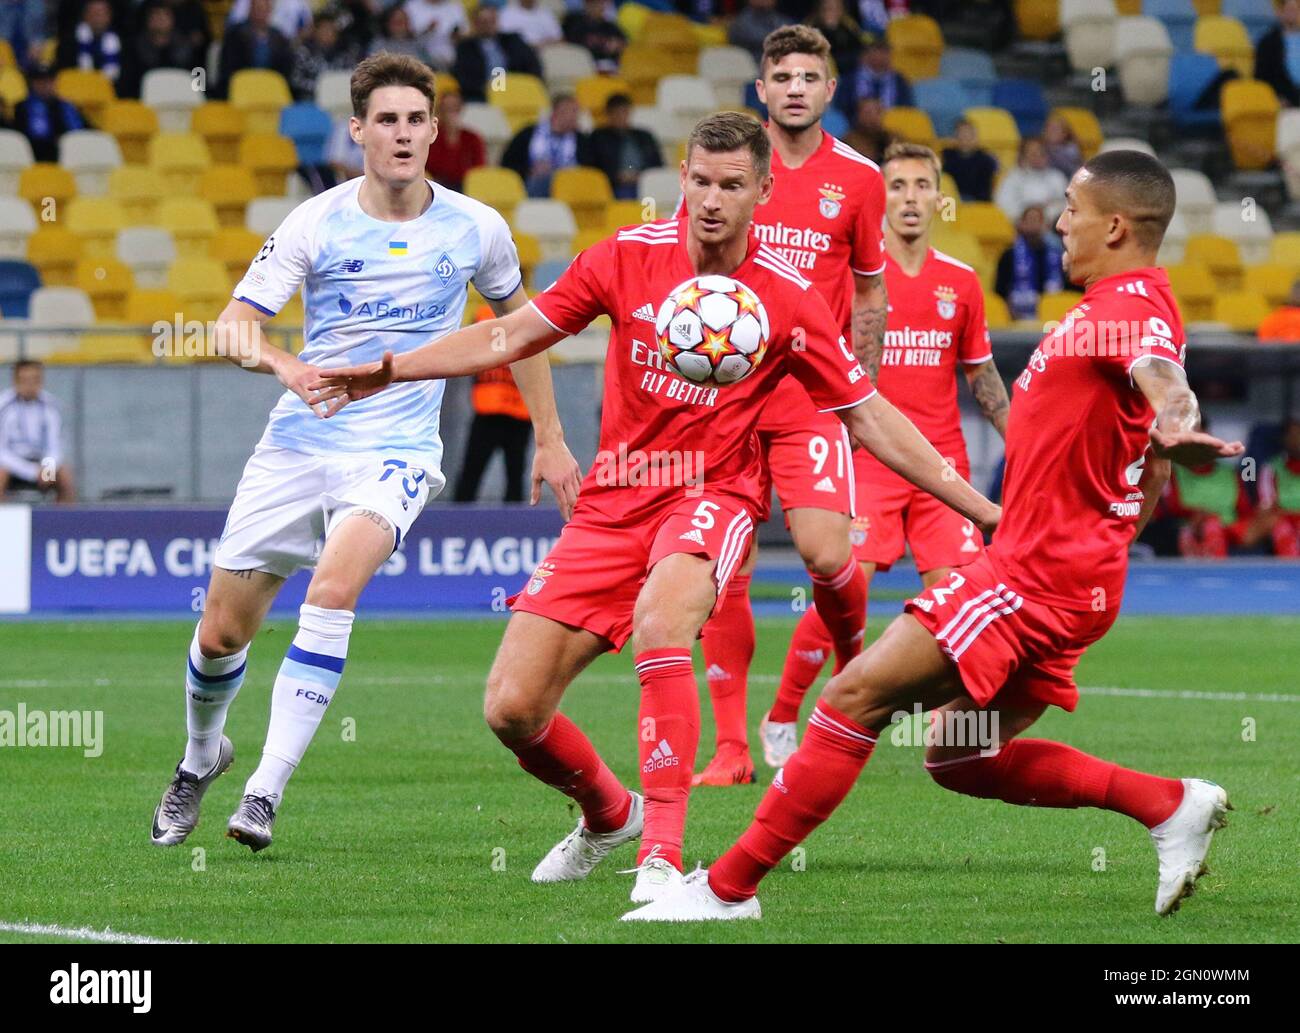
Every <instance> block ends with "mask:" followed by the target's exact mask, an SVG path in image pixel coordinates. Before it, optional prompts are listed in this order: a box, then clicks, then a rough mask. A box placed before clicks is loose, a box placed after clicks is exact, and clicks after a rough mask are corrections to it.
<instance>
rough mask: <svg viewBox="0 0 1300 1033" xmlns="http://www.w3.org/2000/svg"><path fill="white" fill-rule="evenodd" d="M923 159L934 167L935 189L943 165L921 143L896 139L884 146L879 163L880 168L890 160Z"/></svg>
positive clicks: (932, 152)
mask: <svg viewBox="0 0 1300 1033" xmlns="http://www.w3.org/2000/svg"><path fill="white" fill-rule="evenodd" d="M909 160H912V161H925V162H929V163H930V168H932V169H934V185H935V188H936V189H937V188H938V186H939V179H940V178H941V177H942V176H943V166H942V165H941V164H939V156H938V155H937V154H935V153H934V151H933V150H931V149H930V148H929V147H927V146H925V144H923V143H908V142H907V141H906V140H896V141H894V142H893V143H891V144H890V145H889V146H888V147H886V148H885V157H884V159H883V160H882V161H881V163H880V167H881V169H883V168H884V167H885V166H886V165H888V164H889V163H890V162H891V161H909Z"/></svg>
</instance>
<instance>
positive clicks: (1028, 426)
mask: <svg viewBox="0 0 1300 1033" xmlns="http://www.w3.org/2000/svg"><path fill="white" fill-rule="evenodd" d="M1186 350H1187V345H1186V339H1185V337H1184V335H1183V320H1182V316H1181V315H1180V314H1179V312H1178V304H1177V302H1175V301H1174V296H1173V293H1172V292H1171V291H1170V289H1169V278H1168V276H1166V275H1165V271H1164V270H1163V269H1157V268H1150V269H1132V270H1129V271H1128V272H1125V273H1119V274H1117V275H1115V276H1108V277H1106V278H1105V279H1102V280H1098V281H1097V282H1096V283H1094V284H1093V285H1092V286H1091V287H1089V288H1088V290H1087V292H1086V293H1085V294H1084V295H1083V299H1082V300H1081V301H1080V302H1079V304H1078V305H1076V306H1075V307H1074V308H1073V309H1072V310H1071V311H1070V313H1069V314H1068V315H1067V316H1066V318H1065V319H1064V320H1062V322H1061V324H1060V326H1059V327H1058V328H1057V329H1056V330H1054V331H1053V332H1052V333H1050V334H1048V335H1047V336H1046V337H1044V338H1043V340H1042V341H1041V342H1040V344H1039V345H1038V348H1037V349H1035V351H1034V353H1033V354H1032V355H1031V356H1030V357H1029V364H1028V365H1027V366H1026V367H1025V371H1024V372H1023V373H1021V374H1020V377H1019V378H1018V379H1017V380H1016V383H1015V387H1014V388H1013V390H1012V400H1011V414H1010V417H1009V420H1008V424H1007V465H1006V475H1005V480H1004V482H1003V488H1002V496H1003V499H1002V505H1003V516H1002V522H1001V524H1000V525H999V526H998V529H997V531H996V532H994V535H993V545H992V547H991V549H990V555H991V556H992V557H993V559H994V561H995V564H996V566H997V567H998V569H999V570H1000V571H1001V572H1002V574H1003V575H1004V576H1005V577H1006V579H1007V583H1008V584H1009V585H1010V586H1011V587H1012V588H1014V589H1015V590H1016V591H1017V592H1020V593H1022V594H1023V595H1025V596H1027V597H1029V598H1032V599H1038V600H1042V601H1044V602H1048V603H1052V604H1055V605H1057V606H1060V607H1063V608H1065V609H1071V610H1092V609H1096V610H1101V609H1107V610H1111V609H1114V608H1115V607H1117V606H1119V603H1120V599H1121V597H1122V595H1123V591H1124V575H1125V573H1126V571H1127V569H1128V548H1129V544H1130V543H1131V542H1132V540H1133V537H1134V532H1135V529H1136V523H1137V518H1138V514H1139V512H1140V511H1141V507H1142V492H1141V491H1139V490H1138V482H1139V481H1140V480H1141V478H1142V467H1143V464H1144V457H1145V454H1146V449H1147V446H1148V444H1149V442H1150V437H1149V432H1150V428H1151V424H1152V423H1153V422H1154V420H1155V413H1154V412H1153V411H1152V408H1151V405H1150V403H1148V402H1147V400H1146V396H1145V395H1143V394H1142V392H1141V391H1140V390H1138V389H1137V388H1136V387H1135V386H1134V384H1133V381H1132V370H1133V366H1134V364H1135V363H1137V362H1139V361H1141V360H1143V359H1146V358H1148V357H1151V358H1153V359H1155V360H1163V361H1169V362H1174V363H1177V364H1178V365H1179V366H1180V367H1181V366H1182V364H1183V359H1184V356H1185V353H1186Z"/></svg>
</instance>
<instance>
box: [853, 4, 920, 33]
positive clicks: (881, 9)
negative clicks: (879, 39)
mask: <svg viewBox="0 0 1300 1033" xmlns="http://www.w3.org/2000/svg"><path fill="white" fill-rule="evenodd" d="M909 6H910V5H909V3H908V0H858V24H860V25H861V26H862V29H863V31H864V32H869V33H871V34H872V35H873V36H879V35H882V34H883V33H884V31H885V30H886V29H887V28H889V23H890V22H891V21H892V20H893V19H895V18H902V17H903V16H904V15H906V14H909V13H911V12H910V10H909Z"/></svg>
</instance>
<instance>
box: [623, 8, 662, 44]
mask: <svg viewBox="0 0 1300 1033" xmlns="http://www.w3.org/2000/svg"><path fill="white" fill-rule="evenodd" d="M653 13H655V12H653V11H652V10H651V9H650V8H649V7H646V6H645V5H644V4H638V3H633V2H629V3H624V4H620V5H619V7H618V13H617V15H616V16H615V18H616V20H617V22H618V27H619V28H620V29H622V30H623V35H624V36H626V37H627V38H628V39H630V40H633V41H636V40H637V39H638V38H639V37H640V36H641V31H642V30H643V29H644V28H645V23H646V22H647V21H649V19H650V15H652V14H653Z"/></svg>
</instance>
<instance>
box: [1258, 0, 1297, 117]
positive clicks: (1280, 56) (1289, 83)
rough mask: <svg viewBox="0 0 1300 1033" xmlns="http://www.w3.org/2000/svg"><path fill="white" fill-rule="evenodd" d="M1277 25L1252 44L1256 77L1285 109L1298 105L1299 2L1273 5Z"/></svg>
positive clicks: (1287, 0) (1289, 1) (1293, 0)
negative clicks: (1269, 88) (1270, 88)
mask: <svg viewBox="0 0 1300 1033" xmlns="http://www.w3.org/2000/svg"><path fill="white" fill-rule="evenodd" d="M1276 7H1277V24H1276V25H1274V26H1273V27H1272V28H1271V29H1269V30H1268V31H1267V32H1266V33H1264V35H1262V36H1260V38H1259V42H1258V43H1256V44H1255V78H1256V79H1259V80H1261V81H1262V82H1266V83H1268V84H1269V85H1270V86H1272V87H1273V92H1274V93H1276V94H1277V96H1278V99H1279V100H1280V101H1281V102H1282V103H1283V104H1284V105H1285V106H1287V107H1292V108H1294V107H1297V106H1300V0H1281V3H1278V4H1276Z"/></svg>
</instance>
